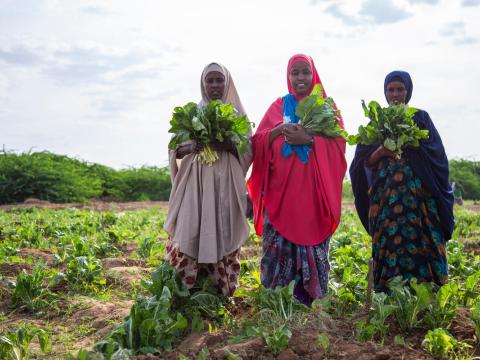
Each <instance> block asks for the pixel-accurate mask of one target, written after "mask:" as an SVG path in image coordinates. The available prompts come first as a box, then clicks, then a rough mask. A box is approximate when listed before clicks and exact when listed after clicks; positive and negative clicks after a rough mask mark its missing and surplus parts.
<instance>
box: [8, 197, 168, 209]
mask: <svg viewBox="0 0 480 360" xmlns="http://www.w3.org/2000/svg"><path fill="white" fill-rule="evenodd" d="M154 207H160V208H167V207H168V201H131V202H111V201H92V202H88V203H64V204H54V203H51V202H48V201H44V200H38V199H27V200H25V202H23V203H21V204H12V205H0V210H8V209H14V208H40V209H72V208H74V209H91V210H96V211H108V210H111V211H125V210H139V209H149V208H154Z"/></svg>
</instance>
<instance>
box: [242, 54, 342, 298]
mask: <svg viewBox="0 0 480 360" xmlns="http://www.w3.org/2000/svg"><path fill="white" fill-rule="evenodd" d="M287 84H288V94H287V95H285V96H284V97H280V98H278V99H277V100H276V101H275V102H274V103H273V104H272V105H271V106H270V108H269V109H268V110H267V112H266V114H265V116H264V117H263V119H262V121H261V122H260V125H259V127H258V129H257V131H256V133H255V135H254V136H253V137H252V148H253V169H252V174H251V177H250V179H249V180H248V183H247V186H248V190H249V194H250V196H251V198H252V202H253V206H254V223H255V229H256V231H257V234H259V235H262V239H263V256H262V260H261V280H262V284H263V285H264V286H266V287H271V288H272V287H276V286H278V285H280V286H286V285H288V284H289V283H290V282H291V281H292V280H295V296H296V297H297V299H298V300H300V301H301V302H303V303H304V304H306V305H310V304H311V302H312V301H313V300H314V299H318V298H321V297H323V296H324V295H325V294H326V292H327V287H328V272H329V270H330V265H329V263H328V251H329V242H330V237H331V236H332V234H333V233H334V231H335V229H336V228H337V226H338V224H339V222H340V212H341V195H342V183H343V177H344V175H345V171H346V167H347V164H346V161H345V141H344V140H343V139H342V138H327V137H323V136H316V135H315V136H314V135H312V134H309V133H308V132H307V131H306V130H305V129H304V128H303V126H302V125H300V124H299V123H298V121H299V119H298V118H297V117H296V115H295V108H296V106H297V104H298V102H299V101H300V100H302V99H303V98H304V97H305V96H308V95H309V94H310V92H311V91H312V89H313V87H314V85H315V84H321V81H320V77H319V76H318V73H317V70H316V69H315V65H314V63H313V60H312V58H311V57H310V56H308V55H303V54H297V55H294V56H292V57H291V58H290V60H289V62H288V67H287ZM322 88H323V86H322ZM324 96H326V94H325V90H324ZM340 125H341V126H342V127H343V121H342V119H341V118H340Z"/></svg>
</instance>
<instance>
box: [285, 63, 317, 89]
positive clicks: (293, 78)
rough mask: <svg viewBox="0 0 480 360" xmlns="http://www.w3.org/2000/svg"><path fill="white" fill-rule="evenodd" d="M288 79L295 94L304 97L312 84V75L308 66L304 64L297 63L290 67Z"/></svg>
mask: <svg viewBox="0 0 480 360" xmlns="http://www.w3.org/2000/svg"><path fill="white" fill-rule="evenodd" d="M288 79H289V80H290V83H291V84H292V87H293V89H294V90H295V93H296V94H298V95H305V94H307V91H308V90H309V89H310V85H311V84H312V79H313V73H312V69H311V68H310V65H308V64H307V63H306V62H297V63H295V64H293V65H292V68H291V69H290V73H289V74H288Z"/></svg>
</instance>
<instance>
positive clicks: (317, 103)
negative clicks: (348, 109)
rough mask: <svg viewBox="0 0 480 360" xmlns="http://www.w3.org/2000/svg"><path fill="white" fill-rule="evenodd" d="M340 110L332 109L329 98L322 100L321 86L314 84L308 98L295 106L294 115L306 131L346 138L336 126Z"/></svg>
mask: <svg viewBox="0 0 480 360" xmlns="http://www.w3.org/2000/svg"><path fill="white" fill-rule="evenodd" d="M339 114H340V110H336V109H335V108H334V102H333V99H332V98H331V97H327V98H324V97H323V91H322V86H321V85H320V84H316V85H315V86H314V87H313V90H312V92H311V93H310V95H309V96H307V97H305V98H303V99H302V100H301V101H300V102H299V103H298V105H297V108H296V110H295V115H297V116H298V117H299V118H300V124H302V125H303V127H304V128H305V129H307V131H309V132H311V133H313V134H316V135H324V136H327V137H337V136H343V137H345V136H346V134H347V133H346V131H345V130H343V129H342V128H341V127H340V125H338V121H339V119H338V115H339Z"/></svg>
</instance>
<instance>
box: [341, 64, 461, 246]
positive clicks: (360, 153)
mask: <svg viewBox="0 0 480 360" xmlns="http://www.w3.org/2000/svg"><path fill="white" fill-rule="evenodd" d="M396 76H398V78H395V77H396ZM397 79H402V80H400V81H402V82H403V83H404V84H405V87H406V88H407V98H406V102H408V100H410V98H411V96H412V88H413V85H412V79H411V78H410V75H408V73H406V72H404V71H393V72H391V73H390V74H388V75H387V77H386V78H385V89H386V87H387V84H388V83H389V82H390V81H395V80H397ZM413 119H414V121H415V122H416V123H417V125H418V127H419V128H420V129H425V130H428V131H429V136H428V139H427V140H422V141H421V142H420V147H418V148H406V149H405V150H404V152H403V155H402V156H403V157H404V158H406V159H408V161H409V163H410V165H411V166H412V170H413V172H414V174H415V175H416V176H418V177H419V178H420V180H421V182H422V185H423V186H425V187H426V188H427V189H428V190H430V191H431V192H432V195H433V196H434V197H435V200H436V202H437V206H438V212H439V216H440V222H441V226H442V231H443V235H444V238H445V240H449V239H450V238H451V237H452V232H453V226H454V218H453V192H452V188H451V186H450V183H449V181H448V173H449V171H448V159H447V155H446V154H445V149H444V147H443V143H442V139H441V138H440V134H439V133H438V131H437V129H436V128H435V125H434V124H433V122H432V120H431V119H430V116H429V115H428V113H427V112H426V111H424V110H418V111H417V112H416V113H415V115H414V117H413ZM378 146H379V144H376V145H357V148H356V150H355V157H354V159H353V161H352V164H351V165H350V180H351V182H352V190H353V194H354V196H355V207H356V209H357V212H358V216H359V217H360V220H361V221H362V223H363V225H364V227H365V229H366V230H367V231H369V228H368V227H369V221H368V209H369V206H370V199H369V197H368V188H369V181H368V178H367V172H368V171H367V168H366V167H365V161H366V160H367V159H368V157H369V156H370V155H371V154H372V153H373V152H374V151H375V150H376V149H377V148H378Z"/></svg>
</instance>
